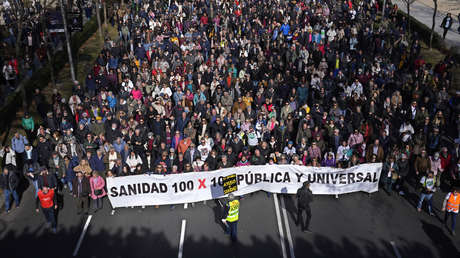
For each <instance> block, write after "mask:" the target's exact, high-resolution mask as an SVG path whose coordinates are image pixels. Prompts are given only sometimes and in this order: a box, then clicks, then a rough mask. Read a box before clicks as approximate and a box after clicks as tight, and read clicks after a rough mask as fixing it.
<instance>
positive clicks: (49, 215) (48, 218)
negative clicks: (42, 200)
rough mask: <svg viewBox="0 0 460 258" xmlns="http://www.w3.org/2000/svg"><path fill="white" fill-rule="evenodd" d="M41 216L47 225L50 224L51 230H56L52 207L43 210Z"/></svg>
mask: <svg viewBox="0 0 460 258" xmlns="http://www.w3.org/2000/svg"><path fill="white" fill-rule="evenodd" d="M42 211H43V215H45V219H46V221H47V222H48V223H50V224H51V228H53V229H54V228H56V217H55V216H54V205H53V206H51V207H50V208H43V207H42Z"/></svg>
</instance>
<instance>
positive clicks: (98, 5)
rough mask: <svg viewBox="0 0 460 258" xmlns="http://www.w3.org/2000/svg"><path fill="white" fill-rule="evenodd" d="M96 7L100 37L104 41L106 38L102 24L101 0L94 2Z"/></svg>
mask: <svg viewBox="0 0 460 258" xmlns="http://www.w3.org/2000/svg"><path fill="white" fill-rule="evenodd" d="M94 3H95V6H96V19H97V25H98V27H99V37H100V38H101V40H102V41H104V37H103V36H102V24H101V12H100V11H101V4H100V0H94Z"/></svg>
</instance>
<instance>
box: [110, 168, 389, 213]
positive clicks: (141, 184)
mask: <svg viewBox="0 0 460 258" xmlns="http://www.w3.org/2000/svg"><path fill="white" fill-rule="evenodd" d="M381 169H382V163H370V164H362V165H358V166H354V167H351V168H347V169H337V168H328V167H306V166H294V165H264V166H246V167H234V168H226V169H220V170H215V171H212V172H190V173H184V174H172V175H153V174H152V175H136V176H125V177H114V178H107V189H108V195H109V199H110V202H111V203H112V205H113V207H128V206H142V205H146V206H147V205H163V204H178V203H191V202H198V201H204V200H210V199H216V198H221V197H224V196H225V195H224V193H223V188H222V179H223V177H225V176H228V175H231V174H236V177H237V181H238V190H237V191H236V192H234V194H235V195H243V194H248V193H252V192H256V191H259V190H263V191H267V192H272V193H288V194H295V193H296V192H297V189H299V188H300V187H301V186H302V184H303V182H305V181H307V180H308V181H310V182H311V190H312V191H313V193H314V194H344V193H351V192H358V191H363V192H368V193H372V192H376V191H378V183H379V179H380V171H381Z"/></svg>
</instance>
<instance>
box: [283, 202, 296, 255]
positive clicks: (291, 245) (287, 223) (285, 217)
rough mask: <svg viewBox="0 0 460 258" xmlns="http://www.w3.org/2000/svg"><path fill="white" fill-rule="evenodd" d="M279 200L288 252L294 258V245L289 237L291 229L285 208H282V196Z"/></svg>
mask: <svg viewBox="0 0 460 258" xmlns="http://www.w3.org/2000/svg"><path fill="white" fill-rule="evenodd" d="M280 200H281V210H283V216H284V227H285V228H286V234H287V237H288V244H289V252H290V253H291V258H295V255H294V244H293V243H292V237H291V228H290V227H289V220H288V216H287V212H286V208H285V206H284V198H283V196H281V197H280Z"/></svg>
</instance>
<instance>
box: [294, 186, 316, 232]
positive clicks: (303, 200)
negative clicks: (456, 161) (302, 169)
mask: <svg viewBox="0 0 460 258" xmlns="http://www.w3.org/2000/svg"><path fill="white" fill-rule="evenodd" d="M311 202H313V193H312V191H311V190H310V182H308V181H307V182H304V183H303V185H302V187H300V188H299V190H297V222H296V224H297V225H299V224H300V229H301V230H302V231H303V232H309V233H311V230H310V229H309V227H310V220H311V208H310V203H311ZM304 211H305V213H306V215H307V217H306V218H305V224H304V221H303V216H302V213H303V212H304Z"/></svg>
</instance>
